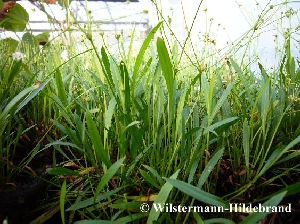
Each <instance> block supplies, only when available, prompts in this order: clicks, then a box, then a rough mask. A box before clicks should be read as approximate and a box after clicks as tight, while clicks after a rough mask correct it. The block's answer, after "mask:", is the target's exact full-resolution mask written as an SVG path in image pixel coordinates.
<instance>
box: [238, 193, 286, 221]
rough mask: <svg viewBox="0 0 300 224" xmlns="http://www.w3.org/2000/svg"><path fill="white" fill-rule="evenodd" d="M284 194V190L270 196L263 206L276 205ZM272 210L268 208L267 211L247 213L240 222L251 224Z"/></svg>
mask: <svg viewBox="0 0 300 224" xmlns="http://www.w3.org/2000/svg"><path fill="white" fill-rule="evenodd" d="M285 195H286V191H284V192H282V193H279V194H277V195H275V196H273V197H272V198H270V199H269V200H268V201H266V202H265V203H263V206H265V207H266V206H277V205H278V204H279V203H280V202H281V201H282V199H283V197H284V196H285ZM271 212H272V210H269V211H268V212H267V211H266V212H253V213H252V214H251V215H249V216H248V217H247V218H245V219H244V220H243V221H242V222H240V224H252V223H257V222H259V221H261V220H262V219H263V218H264V217H265V216H266V215H268V214H270V213H271Z"/></svg>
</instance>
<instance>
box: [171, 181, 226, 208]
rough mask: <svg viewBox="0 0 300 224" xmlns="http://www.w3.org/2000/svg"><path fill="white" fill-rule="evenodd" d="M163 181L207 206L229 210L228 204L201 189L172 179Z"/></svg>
mask: <svg viewBox="0 0 300 224" xmlns="http://www.w3.org/2000/svg"><path fill="white" fill-rule="evenodd" d="M165 180H166V181H167V182H168V183H170V184H171V185H173V186H174V187H176V188H178V189H179V190H180V191H182V192H183V193H185V194H187V195H189V196H191V197H192V198H194V199H196V200H198V201H201V202H204V203H206V204H209V205H215V206H221V207H223V208H229V204H228V203H227V202H226V201H224V200H222V199H221V198H219V197H217V196H215V195H213V194H210V193H207V192H205V191H203V190H201V189H199V188H198V187H195V186H193V185H191V184H188V183H185V182H183V181H180V180H174V179H169V178H165Z"/></svg>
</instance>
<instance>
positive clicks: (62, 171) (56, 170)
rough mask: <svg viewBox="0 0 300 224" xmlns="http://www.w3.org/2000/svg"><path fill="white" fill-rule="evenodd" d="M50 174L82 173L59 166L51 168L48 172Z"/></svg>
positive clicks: (74, 174)
mask: <svg viewBox="0 0 300 224" xmlns="http://www.w3.org/2000/svg"><path fill="white" fill-rule="evenodd" d="M47 173H48V174H51V175H72V176H80V174H79V173H78V172H76V171H74V170H70V169H67V168H64V167H57V168H53V169H51V170H49V171H48V172H47Z"/></svg>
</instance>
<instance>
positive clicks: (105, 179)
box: [94, 157, 125, 200]
mask: <svg viewBox="0 0 300 224" xmlns="http://www.w3.org/2000/svg"><path fill="white" fill-rule="evenodd" d="M124 159H125V157H124V158H122V159H119V160H118V161H116V162H115V163H114V164H113V165H111V167H109V169H108V170H107V171H106V172H105V173H104V175H103V176H102V178H101V180H100V182H99V184H98V186H97V188H96V191H95V196H94V197H95V200H96V197H97V195H99V193H100V192H101V191H102V190H103V188H104V187H105V186H106V185H107V184H108V182H109V181H110V180H111V178H112V177H113V176H114V175H115V174H116V173H117V171H118V169H119V168H120V167H121V166H122V164H123V162H124Z"/></svg>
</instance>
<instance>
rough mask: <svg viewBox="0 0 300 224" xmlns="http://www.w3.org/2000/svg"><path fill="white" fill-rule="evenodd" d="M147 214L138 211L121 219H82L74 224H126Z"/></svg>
mask: <svg viewBox="0 0 300 224" xmlns="http://www.w3.org/2000/svg"><path fill="white" fill-rule="evenodd" d="M147 215H148V214H147V213H138V214H133V215H129V216H125V217H122V218H119V219H117V220H114V221H108V220H82V221H77V222H75V223H74V224H126V223H132V222H133V221H135V220H139V219H141V218H144V217H146V216H147Z"/></svg>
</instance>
